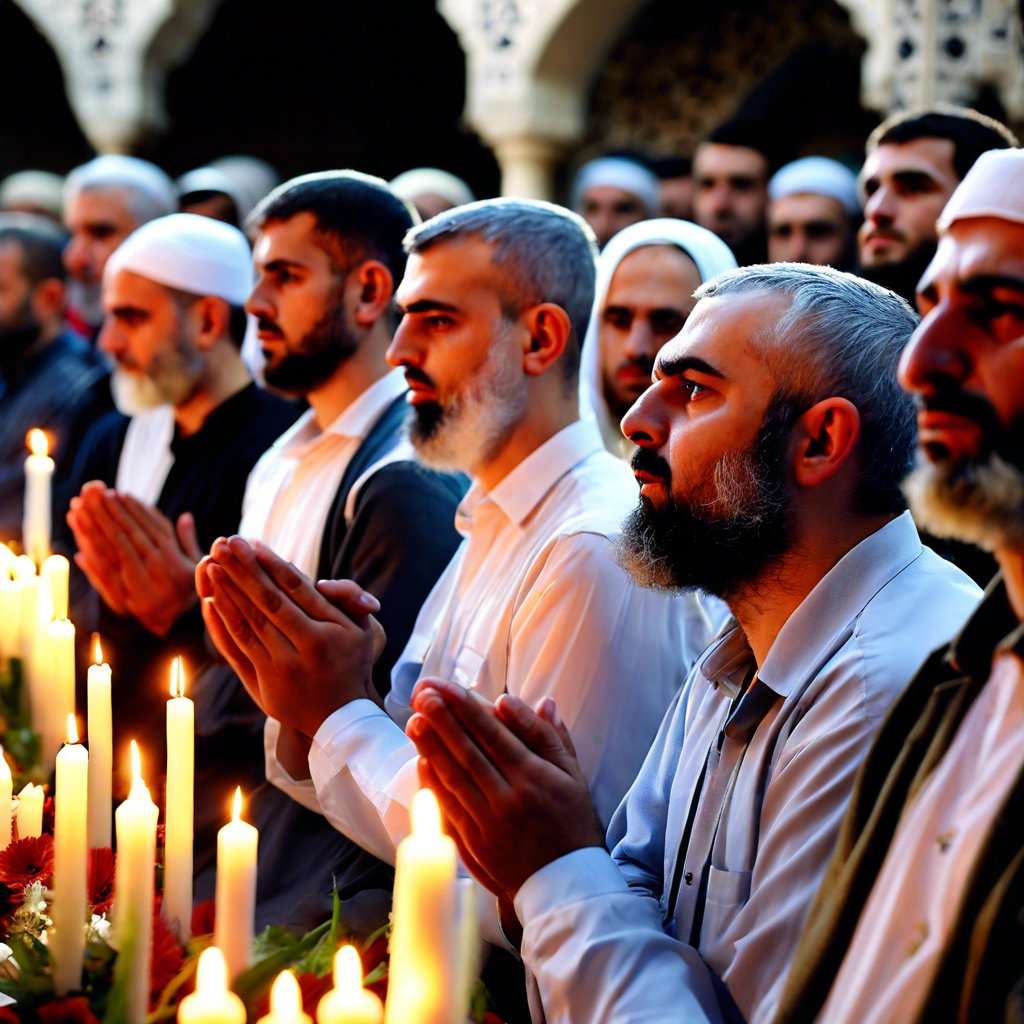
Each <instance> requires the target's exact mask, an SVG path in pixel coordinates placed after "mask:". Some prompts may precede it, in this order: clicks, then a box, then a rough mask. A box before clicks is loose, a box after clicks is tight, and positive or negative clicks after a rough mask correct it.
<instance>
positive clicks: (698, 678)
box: [407, 263, 978, 1024]
mask: <svg viewBox="0 0 1024 1024" xmlns="http://www.w3.org/2000/svg"><path fill="white" fill-rule="evenodd" d="M697 294H698V302H697V305H696V307H695V309H694V311H693V313H691V314H690V317H689V319H688V320H687V322H686V325H685V327H684V328H683V330H682V332H681V333H680V334H679V336H678V337H677V338H676V339H675V340H673V341H672V342H670V343H669V344H668V345H666V346H665V347H664V348H663V349H662V350H661V352H660V353H659V355H658V358H657V361H656V364H655V370H654V378H655V383H654V385H653V386H652V387H651V388H650V389H649V390H648V391H647V392H645V394H644V395H643V396H642V397H641V398H640V399H639V400H638V401H637V403H636V405H634V406H633V408H632V409H631V410H630V412H629V413H628V414H627V415H626V417H625V419H624V420H623V430H624V432H625V433H626V434H627V435H628V436H629V437H630V439H631V440H632V441H633V442H634V443H635V444H637V445H638V446H639V448H640V451H639V452H638V453H637V455H636V456H635V457H634V462H633V465H634V470H635V474H636V478H637V481H638V482H639V484H640V506H639V507H638V508H637V509H636V510H635V511H634V512H633V513H632V514H631V516H630V518H629V519H628V521H627V523H626V526H625V529H624V533H623V538H622V540H621V542H620V545H619V550H620V558H621V560H622V562H623V564H624V565H625V566H626V567H627V568H628V569H629V571H630V573H631V575H632V576H633V577H634V579H635V580H637V581H638V582H640V583H642V584H643V585H645V586H649V587H655V588H660V589H669V590H673V591H675V590H686V589H689V588H693V587H700V588H703V589H705V590H707V591H710V592H711V593H713V594H717V595H718V596H720V597H721V598H723V599H724V600H725V601H726V602H727V604H728V605H729V608H730V610H731V611H732V614H733V617H734V619H733V621H732V622H731V623H729V624H728V625H727V626H726V627H725V628H724V629H723V631H722V632H721V633H720V634H719V636H718V637H717V638H716V640H715V641H714V642H713V643H712V645H711V646H710V647H709V648H708V650H707V651H706V652H705V653H704V654H703V655H702V656H701V657H700V659H699V660H698V662H697V664H696V666H695V667H694V669H693V670H692V671H691V673H690V675H689V678H688V681H687V684H686V685H685V686H684V688H683V690H682V692H681V693H680V695H679V697H678V698H677V700H676V701H675V702H674V703H673V705H672V707H671V708H670V709H669V711H668V713H667V715H666V717H665V719H664V721H663V722H662V726H661V729H660V731H659V733H658V736H657V738H656V740H655V742H654V744H653V746H652V748H651V750H650V753H649V754H648V756H647V759H646V761H645V762H644V766H643V768H642V769H641V771H640V774H639V776H638V777H637V780H636V782H635V783H634V784H633V786H632V787H631V789H630V791H629V793H628V794H627V795H626V798H625V800H624V801H623V803H622V804H621V805H620V807H619V808H618V810H617V811H616V814H615V816H614V818H613V819H612V822H611V826H610V827H609V829H608V848H607V850H610V851H611V853H610V854H609V853H608V852H607V850H606V848H605V837H604V833H603V831H602V830H601V828H600V827H599V826H598V823H597V822H596V821H595V820H594V817H593V815H592V814H591V813H590V812H589V811H588V804H589V801H588V798H587V792H586V787H585V785H584V784H583V776H582V773H581V772H580V770H579V767H578V765H577V763H576V760H575V756H574V755H573V752H572V745H571V742H570V741H569V738H568V735H567V733H566V732H565V730H564V728H563V727H562V725H561V722H560V718H559V711H558V709H557V708H556V706H555V705H554V702H551V701H548V702H545V703H544V704H542V705H541V706H540V708H539V714H538V713H535V712H533V711H531V709H530V707H529V706H528V705H527V704H526V703H525V702H523V701H520V700H515V699H513V697H511V696H506V697H502V698H501V699H500V700H499V701H498V702H497V704H496V705H495V707H493V708H491V707H489V706H487V705H485V704H484V703H483V702H481V701H476V700H472V699H469V698H467V696H466V695H465V693H464V692H463V691H462V690H460V689H459V688H458V687H453V686H452V685H451V684H450V682H448V681H446V680H425V681H423V682H422V683H421V684H420V686H419V688H418V689H417V692H416V694H415V695H414V698H413V708H414V710H415V711H416V712H417V714H416V715H415V716H414V717H413V718H412V719H411V720H410V721H409V723H408V726H407V732H408V733H409V735H410V736H411V737H412V738H413V739H414V741H415V742H416V745H417V747H418V749H419V751H420V754H421V755H422V757H423V758H424V759H425V760H424V761H422V762H421V771H420V777H421V781H422V782H423V783H424V784H425V785H429V786H430V787H431V788H432V789H434V790H435V792H436V793H437V794H438V795H439V798H440V800H441V804H442V807H443V809H444V811H445V814H446V816H447V818H448V821H449V823H450V825H451V830H452V831H453V832H454V834H455V836H456V841H457V843H458V844H459V847H460V850H461V852H462V854H463V859H464V861H465V863H466V864H467V865H468V866H469V867H470V870H472V871H474V873H475V874H476V875H477V877H478V878H479V879H480V880H481V881H482V882H483V883H484V884H485V885H488V886H489V887H490V888H491V889H492V890H493V891H495V892H496V893H497V894H498V896H499V899H500V900H501V901H502V906H503V908H504V911H505V918H504V920H506V921H507V922H508V924H509V926H510V927H515V926H517V924H518V923H521V925H522V927H523V929H524V932H523V942H522V952H523V959H524V962H525V963H526V965H527V967H528V968H529V970H530V971H532V972H533V974H534V976H535V977H536V980H537V983H538V988H539V993H540V998H541V1002H542V1004H543V1009H544V1012H545V1014H546V1018H547V1020H548V1021H550V1022H567V1021H573V1022H574V1024H579V1022H581V1021H593V1022H595V1024H596V1022H598V1021H608V1020H658V1021H663V1020H686V1021H724V1020H734V1019H740V1018H742V1019H744V1020H747V1021H765V1020H769V1019H770V1018H771V1016H772V1013H773V1012H774V1008H775V1005H776V1003H777V1000H778V996H779V992H780V990H781V985H782V979H783V977H784V973H785V968H786V967H787V965H788V964H789V961H790V957H791V956H792V953H793V948H794V945H795V942H796V937H797V935H798V934H799V929H800V925H801V923H802V921H803V918H804V915H805V913H806V911H807V908H808V905H809V902H810V900H811V898H812V896H813V894H814V892H815V891H816V888H817V882H818V880H819V879H820V877H821V874H822V871H823V870H824V866H825V863H826V861H827V858H828V855H829V853H830V851H831V848H832V845H833V842H834V840H835V835H836V829H837V827H838V825H839V822H840V820H841V818H842V812H843V810H844V807H845V804H846V800H847V798H848V796H849V793H850V788H851V786H852V782H853V778H854V775H855V774H856V770H857V768H858V766H859V764H860V760H861V757H862V755H863V753H864V751H865V750H866V749H867V747H868V745H869V743H870V740H871V737H872V734H873V733H874V730H875V728H876V727H877V725H878V723H879V722H880V720H881V719H882V717H883V716H884V714H885V712H886V711H887V710H888V708H889V705H890V704H891V702H892V701H893V700H894V699H895V697H896V695H897V693H898V691H899V689H900V688H901V687H902V686H903V685H905V682H906V680H907V679H909V678H910V676H911V675H912V674H913V672H914V670H915V669H916V668H917V666H918V664H919V663H920V661H921V660H922V659H923V658H924V656H925V655H926V653H927V651H928V650H929V649H930V644H931V642H932V640H933V639H934V638H935V637H937V636H938V637H941V636H948V635H950V634H952V633H953V632H954V631H955V630H956V629H957V628H958V627H959V625H960V624H961V623H962V622H963V620H964V619H965V618H966V616H967V615H968V614H969V612H970V610H971V609H972V608H973V606H974V605H975V603H976V601H977V594H978V591H977V588H975V587H974V585H973V584H972V583H971V582H970V580H968V579H967V578H966V577H965V576H963V575H962V574H961V573H960V572H959V571H958V570H957V569H955V568H954V567H953V566H952V565H950V564H949V563H948V562H945V561H943V560H942V559H940V558H938V557H937V556H936V555H934V554H933V553H932V552H930V551H928V549H926V548H923V547H922V546H921V543H920V541H919V539H918V536H917V532H916V530H915V529H914V524H913V521H912V520H911V518H910V515H909V513H907V512H906V511H905V510H904V503H903V499H902V495H901V493H900V490H899V483H900V481H901V479H902V478H903V475H904V474H905V472H906V470H907V468H908V466H909V464H910V460H911V456H912V452H913V440H914V423H913V405H912V403H911V402H910V401H909V400H908V399H907V397H906V396H905V395H903V394H902V393H901V392H900V390H899V387H898V385H897V383H896V377H895V372H894V371H895V366H896V362H897V359H898V358H899V353H900V351H901V349H902V348H903V346H904V344H905V343H906V340H907V338H908V337H909V335H910V333H911V330H912V328H913V325H914V322H915V320H914V316H913V314H912V312H911V310H910V309H909V307H907V305H906V303H904V302H903V301H902V300H901V299H899V298H898V297H896V296H895V295H893V294H892V293H890V292H886V291H884V290H882V289H880V288H878V287H877V286H875V285H871V284H869V283H867V282H864V281H861V280H859V279H858V278H855V277H852V276H851V275H848V274H842V273H840V272H838V271H833V270H829V269H827V268H810V267H806V266H803V265H799V264H784V263H781V264H773V265H771V266H765V267H755V268H748V269H746V270H737V271H731V272H729V273H726V274H722V275H720V276H719V277H717V278H716V279H715V280H714V281H712V282H711V283H709V284H706V285H704V286H703V287H702V288H701V289H700V290H699V291H698V293H697ZM648 682H649V680H648V678H647V677H646V676H643V675H639V674H638V675H637V676H636V678H635V682H634V689H636V690H638V691H639V690H641V689H642V688H643V687H645V686H646V685H648Z"/></svg>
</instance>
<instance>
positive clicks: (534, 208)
mask: <svg viewBox="0 0 1024 1024" xmlns="http://www.w3.org/2000/svg"><path fill="white" fill-rule="evenodd" d="M468 237H475V238H479V239H481V240H482V241H484V242H486V243H487V244H489V245H491V246H492V247H493V248H492V251H491V262H492V264H493V265H494V266H495V267H498V268H500V269H501V271H502V272H503V274H504V277H505V280H506V282H507V288H508V290H507V292H503V294H502V295H501V304H502V309H503V311H504V312H505V314H506V315H507V316H509V317H514V316H518V315H519V312H520V310H521V309H522V308H523V307H524V306H528V305H534V304H537V303H541V302H553V303H554V304H555V305H557V306H561V307H562V309H564V310H565V312H566V313H567V314H568V316H569V322H570V324H571V325H572V333H573V337H572V338H570V342H569V346H568V347H567V350H566V356H565V357H563V361H564V365H565V367H566V372H567V375H571V376H572V377H573V378H575V376H576V373H577V371H578V368H579V351H580V345H581V344H582V340H583V335H584V332H585V331H586V329H587V321H588V320H589V319H590V309H591V306H592V305H593V303H594V279H595V275H596V266H597V241H596V239H595V238H594V232H593V231H591V229H590V227H589V226H588V225H587V223H586V222H585V221H584V220H583V218H582V217H579V216H577V215H576V214H575V213H572V212H571V211H570V210H566V209H565V208H564V207H561V206H555V205H554V204H552V203H544V202H541V201H540V200H533V199H485V200H481V201H480V202H476V203H468V204H467V205H466V206H459V207H456V208H455V209H454V210H446V211H445V212H444V213H440V214H438V215H437V216H436V217H432V218H431V219H430V220H428V221H427V222H426V223H425V224H421V225H420V226H419V227H415V228H413V229H412V230H410V231H409V233H408V234H407V235H406V236H405V249H406V252H408V253H410V254H414V253H421V252H425V251H426V250H427V249H429V248H431V247H432V246H434V245H438V244H441V243H443V242H451V241H455V240H457V239H460V238H468Z"/></svg>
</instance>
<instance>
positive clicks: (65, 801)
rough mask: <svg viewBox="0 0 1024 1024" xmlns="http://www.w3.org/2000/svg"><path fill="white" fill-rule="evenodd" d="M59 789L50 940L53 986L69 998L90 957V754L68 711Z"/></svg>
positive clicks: (55, 819)
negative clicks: (87, 937) (87, 947)
mask: <svg viewBox="0 0 1024 1024" xmlns="http://www.w3.org/2000/svg"><path fill="white" fill-rule="evenodd" d="M56 787H57V792H56V798H55V799H56V808H55V816H54V825H53V927H52V928H51V929H50V934H49V938H48V942H47V944H48V946H49V949H50V957H51V958H52V960H53V987H54V989H55V991H56V993H57V995H59V996H63V995H67V993H68V992H70V991H72V989H78V988H81V985H82V963H83V961H84V959H85V907H86V891H87V890H86V867H87V864H88V856H89V853H88V850H89V847H88V840H87V828H86V818H87V814H86V804H87V800H88V792H89V755H88V754H87V753H86V751H85V747H83V746H82V745H81V744H80V743H79V742H78V728H77V726H76V725H75V716H74V715H68V742H67V745H66V746H64V747H63V748H62V749H61V751H60V753H59V754H58V755H57V778H56Z"/></svg>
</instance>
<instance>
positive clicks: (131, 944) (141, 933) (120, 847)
mask: <svg viewBox="0 0 1024 1024" xmlns="http://www.w3.org/2000/svg"><path fill="white" fill-rule="evenodd" d="M131 760H132V788H131V792H130V793H129V794H128V799H127V800H125V801H124V803H122V804H121V806H120V807H118V809H117V812H116V814H115V815H114V820H115V826H116V829H117V866H116V870H115V875H114V941H115V943H116V945H117V949H118V970H119V971H124V972H126V973H127V977H128V1020H130V1021H132V1022H135V1021H144V1020H145V1019H146V1011H147V1009H148V1007H149V961H150V945H151V944H152V941H153V889H154V883H155V873H156V820H157V814H158V812H157V807H156V804H154V803H153V801H152V799H151V798H150V795H149V790H148V789H147V788H146V784H145V782H143V781H142V765H141V761H140V757H139V748H138V745H137V744H136V742H135V740H132V742H131Z"/></svg>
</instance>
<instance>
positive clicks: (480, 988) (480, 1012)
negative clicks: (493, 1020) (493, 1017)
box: [469, 979, 491, 1024]
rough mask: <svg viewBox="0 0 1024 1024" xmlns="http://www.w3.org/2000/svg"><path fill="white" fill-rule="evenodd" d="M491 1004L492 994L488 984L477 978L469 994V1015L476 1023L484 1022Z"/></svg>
mask: <svg viewBox="0 0 1024 1024" xmlns="http://www.w3.org/2000/svg"><path fill="white" fill-rule="evenodd" d="M490 1006H491V994H490V992H488V991H487V986H486V985H485V984H484V983H483V982H482V981H480V980H479V979H477V981H476V982H475V983H474V985H473V991H472V992H470V994H469V1016H470V1018H471V1019H472V1020H474V1021H475V1022H476V1024H483V1020H484V1017H486V1016H487V1011H488V1010H489V1009H490Z"/></svg>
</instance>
